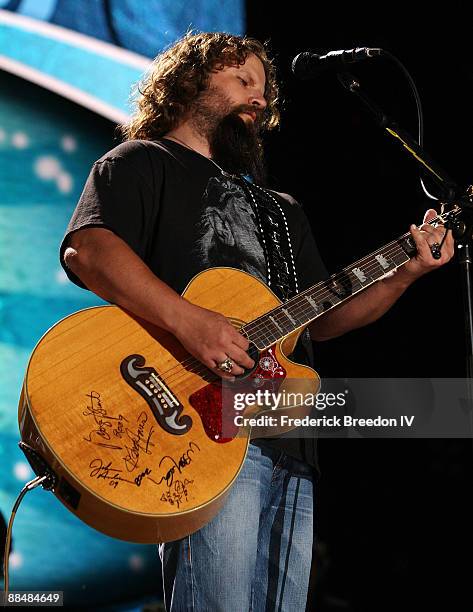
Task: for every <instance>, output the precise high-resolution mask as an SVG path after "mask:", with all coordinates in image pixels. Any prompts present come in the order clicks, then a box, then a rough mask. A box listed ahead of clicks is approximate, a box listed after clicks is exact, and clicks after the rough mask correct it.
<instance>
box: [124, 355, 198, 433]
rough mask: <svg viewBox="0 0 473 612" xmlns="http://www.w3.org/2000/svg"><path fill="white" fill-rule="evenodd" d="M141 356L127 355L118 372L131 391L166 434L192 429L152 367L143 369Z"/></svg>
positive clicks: (189, 420)
mask: <svg viewBox="0 0 473 612" xmlns="http://www.w3.org/2000/svg"><path fill="white" fill-rule="evenodd" d="M144 364H145V358H144V357H143V355H136V354H135V355H129V356H128V357H126V358H125V359H124V360H123V361H122V362H121V364H120V372H121V374H122V376H123V378H124V379H125V380H126V382H127V383H128V384H129V385H130V387H131V388H132V389H134V390H135V391H137V392H138V393H139V394H140V395H141V397H142V398H143V399H144V400H145V401H146V403H147V404H148V406H149V407H150V409H151V411H152V413H153V414H154V416H155V418H156V420H157V422H158V424H159V425H160V426H161V427H162V428H163V429H164V430H165V431H167V432H168V433H170V434H176V435H182V434H185V433H187V432H188V431H189V429H190V428H191V427H192V419H191V417H190V416H188V415H183V416H181V412H182V410H183V406H182V404H181V403H180V402H179V400H178V399H177V397H176V396H175V395H174V394H173V393H172V391H171V390H170V389H169V387H168V386H167V385H166V384H165V382H164V381H163V380H162V379H161V377H160V376H159V374H158V373H157V372H156V370H155V369H154V368H152V367H149V366H147V367H144Z"/></svg>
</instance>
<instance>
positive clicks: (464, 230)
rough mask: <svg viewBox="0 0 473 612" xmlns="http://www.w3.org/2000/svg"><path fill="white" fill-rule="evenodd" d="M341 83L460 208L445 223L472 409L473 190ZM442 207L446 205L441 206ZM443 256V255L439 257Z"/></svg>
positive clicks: (347, 81) (345, 78)
mask: <svg viewBox="0 0 473 612" xmlns="http://www.w3.org/2000/svg"><path fill="white" fill-rule="evenodd" d="M337 76H338V80H339V81H340V83H341V84H342V85H343V87H344V88H345V89H347V90H348V91H349V92H350V93H352V94H355V95H356V96H357V97H358V98H359V99H360V100H361V101H362V102H363V103H364V104H365V105H366V106H367V108H368V109H369V110H370V112H371V113H372V115H373V116H374V118H375V121H376V123H377V124H378V125H379V126H380V127H381V128H383V129H384V130H385V131H386V133H387V134H389V135H390V136H391V137H392V138H394V139H395V140H396V141H397V142H398V143H400V144H401V145H402V150H403V151H404V152H406V153H408V154H409V155H410V157H412V158H413V159H414V160H415V161H416V162H417V163H418V164H419V165H420V166H421V168H422V170H423V171H424V172H427V173H428V175H429V176H430V177H431V178H432V179H433V181H434V182H435V183H436V185H437V186H438V187H439V188H440V190H441V192H442V194H443V197H442V200H443V201H444V202H445V205H447V206H448V205H449V206H452V207H457V210H458V209H460V214H459V215H456V216H455V217H454V218H453V216H452V220H451V221H450V220H449V221H447V222H446V223H445V227H446V228H447V230H448V229H451V230H452V232H453V236H454V238H455V243H456V245H457V257H458V262H459V264H460V266H461V269H462V274H461V276H462V295H463V309H464V321H465V332H466V376H467V379H469V380H468V381H467V394H468V397H467V402H468V403H467V409H468V410H469V411H470V416H471V411H472V408H473V390H472V381H473V286H472V281H471V274H472V265H473V245H472V241H473V187H472V186H470V187H468V188H467V189H461V188H460V187H459V186H458V185H456V184H455V183H454V182H453V181H452V180H451V179H450V178H449V176H448V175H447V174H446V173H445V172H444V170H442V168H440V166H439V165H438V164H437V163H436V162H435V161H433V160H432V159H431V158H430V157H429V156H428V155H427V153H426V152H425V151H424V150H423V149H422V148H421V147H420V146H419V144H418V143H417V142H416V141H415V140H414V139H413V138H412V136H410V134H408V133H407V132H406V131H405V130H403V129H402V128H401V127H399V126H398V124H397V123H396V122H395V121H394V120H393V119H391V118H390V117H388V116H387V115H386V114H385V113H384V112H383V110H382V109H381V108H380V107H379V106H378V105H377V104H376V103H375V102H373V100H371V99H370V98H369V97H368V96H367V94H366V93H365V92H364V91H362V89H361V85H360V81H359V80H358V78H357V77H355V76H353V75H352V74H350V73H349V72H341V73H339V74H338V75H337ZM442 206H444V204H443V203H442ZM439 256H440V255H439Z"/></svg>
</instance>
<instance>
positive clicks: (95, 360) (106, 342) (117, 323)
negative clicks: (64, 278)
mask: <svg viewBox="0 0 473 612" xmlns="http://www.w3.org/2000/svg"><path fill="white" fill-rule="evenodd" d="M183 295H184V296H185V298H186V299H187V300H189V301H190V302H193V303H195V304H198V305H200V306H203V307H205V308H208V309H211V310H215V311H218V312H220V313H222V314H224V315H225V316H226V317H228V318H229V319H230V320H232V322H233V323H234V324H235V325H237V326H238V327H240V326H241V325H242V324H243V323H246V322H249V321H253V320H254V319H256V318H257V317H259V316H261V315H263V314H264V313H267V312H268V311H269V310H271V309H273V308H275V307H276V306H278V305H279V304H280V301H279V300H278V298H277V297H276V296H275V295H274V294H273V293H272V292H271V290H270V289H268V287H266V286H265V285H264V284H263V283H262V282H261V281H259V280H258V279H255V278H254V277H252V276H250V275H249V274H247V273H245V272H241V271H239V270H235V269H232V268H212V269H210V270H207V271H205V272H202V273H201V274H199V275H197V276H196V277H194V279H193V280H192V281H191V282H190V283H189V285H188V287H187V288H186V290H185V292H184V294H183ZM301 331H302V330H301V329H299V330H298V331H296V332H294V333H293V334H292V335H290V336H287V337H285V338H284V339H283V340H282V341H280V342H279V343H277V344H275V345H273V346H272V347H270V348H269V349H267V350H266V351H264V352H263V353H262V355H263V356H264V360H263V359H259V362H258V364H257V367H256V368H255V370H254V371H253V372H252V373H251V374H249V375H248V383H252V382H253V383H255V384H256V383H258V384H260V383H261V381H264V380H265V381H267V382H271V383H272V382H274V380H273V379H275V378H278V381H277V384H278V390H279V391H282V390H284V389H286V390H288V389H289V390H295V388H294V384H295V383H294V380H295V379H297V380H298V381H302V382H303V383H305V389H304V391H305V392H307V391H309V390H310V391H311V392H313V393H317V391H318V388H319V385H320V381H319V378H318V375H317V374H316V372H315V371H314V370H312V369H311V368H309V367H307V366H302V365H299V364H296V363H294V362H292V361H291V360H289V359H288V358H287V357H286V355H287V354H290V353H291V352H292V350H293V348H294V346H295V343H296V341H297V338H298V336H299V334H300V333H301ZM209 374H211V373H210V372H209V371H208V370H206V368H205V367H204V366H203V365H202V364H199V363H198V362H196V360H194V359H193V358H192V357H191V356H190V355H189V354H188V353H187V352H186V351H185V349H184V348H183V347H182V345H181V344H180V343H179V342H178V341H177V340H176V339H175V337H174V336H172V335H171V334H169V333H167V332H165V331H163V330H162V329H160V328H158V327H154V326H152V325H151V324H149V323H148V322H145V321H143V320H140V319H138V318H137V317H134V316H132V315H130V314H129V313H127V312H126V311H124V310H123V309H121V308H118V307H115V306H103V307H95V308H88V309H85V310H82V311H79V312H77V313H75V314H72V315H70V316H68V317H66V318H65V319H63V320H62V321H60V322H59V323H57V324H56V325H55V326H54V327H52V328H51V329H50V330H49V331H48V332H47V333H46V334H45V335H44V336H43V338H42V339H41V340H40V342H39V343H38V345H37V346H36V348H35V349H34V351H33V353H32V356H31V358H30V361H29V364H28V368H27V372H26V375H25V380H24V384H23V389H22V394H21V398H20V405H19V424H20V431H21V437H22V440H23V442H24V443H25V444H26V445H28V447H30V449H32V450H33V451H35V452H36V453H37V454H39V455H40V456H41V458H42V459H43V460H44V462H45V463H46V464H47V465H48V466H49V468H50V470H51V471H52V472H54V474H55V475H56V481H55V485H54V489H53V492H54V494H55V495H56V496H57V497H58V499H59V500H60V501H61V502H62V503H63V504H64V505H65V506H66V507H67V508H68V509H69V510H71V511H72V512H74V513H75V514H76V515H77V516H78V517H79V518H80V519H81V520H83V521H85V522H86V523H88V524H89V525H90V526H92V527H94V528H95V529H97V530H99V531H101V532H103V533H105V534H107V535H109V536H113V537H116V538H120V539H123V540H128V541H133V542H141V543H158V542H165V541H170V540H175V539H178V538H181V537H184V536H185V535H188V534H189V533H192V532H194V531H196V530H197V529H199V528H201V527H202V526H203V525H205V524H206V523H207V522H209V521H210V520H211V519H212V518H213V517H214V516H215V515H216V514H217V512H218V511H219V509H220V508H221V507H222V505H223V504H224V502H225V498H226V496H227V494H228V492H229V491H230V488H231V486H232V484H233V482H234V481H235V479H236V477H237V475H238V473H239V471H240V469H241V467H242V464H243V461H244V459H245V456H246V452H247V448H248V444H249V439H250V436H251V435H253V436H254V432H253V433H252V432H251V430H250V428H242V429H240V430H239V431H237V432H235V433H232V435H223V434H222V431H221V430H222V416H221V403H222V390H221V385H220V383H218V384H217V383H216V382H215V381H213V382H212V379H211V377H209ZM247 391H248V388H247ZM219 403H220V405H219ZM284 409H289V408H288V407H287V406H286V407H283V410H284ZM298 410H299V414H300V415H301V416H302V415H303V414H306V413H307V412H308V411H309V410H310V409H308V408H305V407H301V406H300V407H296V408H293V407H291V411H292V413H293V414H296V415H297V416H299V414H298ZM263 433H264V432H259V433H258V435H262V434H263ZM269 433H270V434H271V433H272V432H269Z"/></svg>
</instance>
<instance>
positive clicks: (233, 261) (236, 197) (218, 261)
mask: <svg viewBox="0 0 473 612" xmlns="http://www.w3.org/2000/svg"><path fill="white" fill-rule="evenodd" d="M202 200H203V202H202V214H201V217H200V221H199V231H198V235H199V237H198V239H197V244H196V247H197V248H196V250H197V253H198V257H199V259H200V261H201V263H202V265H203V266H204V267H205V268H211V267H216V266H230V267H233V268H239V269H241V270H244V271H245V272H248V273H249V274H252V275H253V276H256V277H257V278H259V279H261V280H262V281H264V282H266V261H265V257H264V251H263V248H262V246H261V242H260V239H259V232H258V228H257V222H256V215H255V211H254V210H253V208H252V206H251V204H250V202H248V200H247V198H246V195H245V192H244V190H243V188H242V187H241V186H240V185H238V184H237V183H236V182H234V181H233V180H232V179H231V178H230V177H228V176H223V175H222V176H213V177H211V178H210V179H209V182H208V183H207V188H206V190H205V193H204V195H203V198H202Z"/></svg>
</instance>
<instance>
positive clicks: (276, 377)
mask: <svg viewBox="0 0 473 612" xmlns="http://www.w3.org/2000/svg"><path fill="white" fill-rule="evenodd" d="M285 377H286V370H285V369H284V367H283V366H282V365H281V364H280V363H279V362H278V360H277V358H276V350H275V347H273V346H272V347H270V348H268V349H267V350H265V351H263V352H261V353H260V354H259V358H258V363H257V366H256V368H255V369H254V371H253V372H252V373H251V375H250V376H248V377H247V378H245V379H243V380H238V379H237V381H236V382H235V383H233V384H228V386H226V387H225V391H224V392H223V391H222V382H221V381H216V382H213V383H209V384H208V385H206V386H205V387H202V389H199V390H198V391H196V392H195V393H193V394H192V395H191V396H190V397H189V402H190V404H191V406H192V407H193V408H194V410H195V411H196V412H197V414H198V415H199V416H200V419H201V421H202V425H203V427H204V430H205V433H206V434H207V436H208V437H209V438H210V439H211V440H213V441H214V442H219V443H225V442H230V441H231V440H233V438H235V436H236V435H237V433H238V430H239V428H238V427H237V425H235V423H234V417H235V415H236V414H238V413H237V412H236V411H235V409H234V407H233V402H232V401H231V398H232V394H233V393H241V392H244V393H251V392H253V391H256V390H257V389H262V390H264V389H269V390H270V391H272V392H276V391H277V390H278V388H279V385H280V384H281V382H282V381H283V380H284V378H285ZM223 393H224V394H225V402H223ZM223 431H224V432H225V435H223V434H222V432H223Z"/></svg>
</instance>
